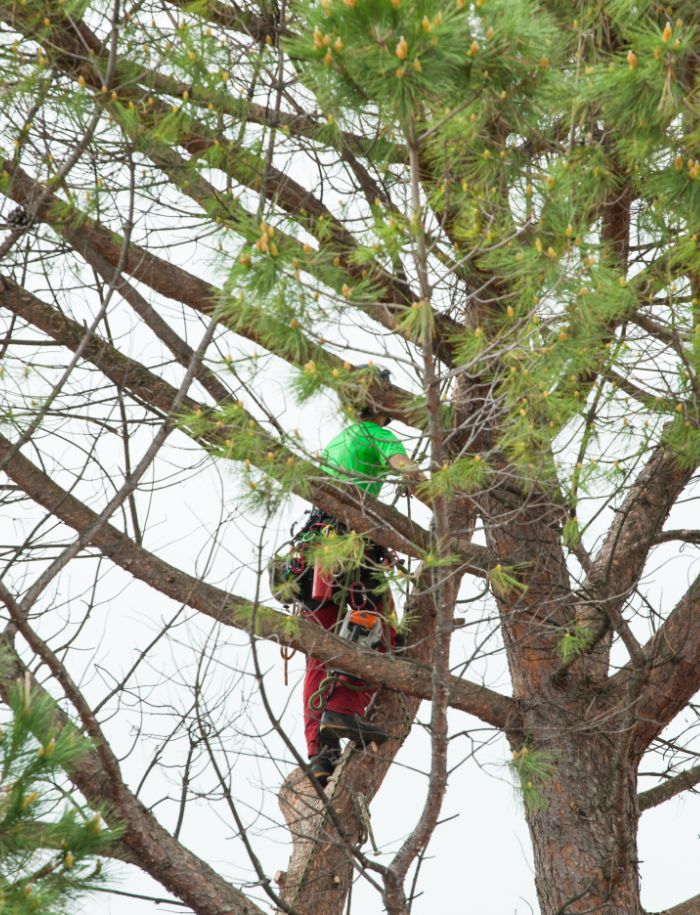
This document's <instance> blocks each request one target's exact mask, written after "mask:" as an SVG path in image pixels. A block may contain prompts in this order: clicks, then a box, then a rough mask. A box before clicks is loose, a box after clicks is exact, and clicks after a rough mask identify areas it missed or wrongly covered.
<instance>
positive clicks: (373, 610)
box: [287, 509, 396, 757]
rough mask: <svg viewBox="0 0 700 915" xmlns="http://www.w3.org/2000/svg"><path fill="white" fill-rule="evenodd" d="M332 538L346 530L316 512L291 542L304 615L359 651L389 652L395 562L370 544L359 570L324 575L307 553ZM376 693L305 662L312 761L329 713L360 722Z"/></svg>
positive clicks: (345, 676) (315, 662) (309, 659)
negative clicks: (389, 569)
mask: <svg viewBox="0 0 700 915" xmlns="http://www.w3.org/2000/svg"><path fill="white" fill-rule="evenodd" d="M331 532H337V533H346V528H345V527H344V525H342V524H341V523H340V522H338V521H336V520H335V519H333V518H331V517H330V516H329V515H327V514H326V513H325V512H322V511H320V510H318V509H313V510H312V511H311V513H310V516H309V519H308V521H307V522H306V523H305V524H304V526H303V527H302V528H301V530H300V531H299V532H298V533H297V534H296V535H294V537H293V540H292V547H293V548H292V553H291V555H290V557H289V559H288V561H287V564H288V575H289V576H290V577H293V578H294V579H295V581H296V585H297V588H296V590H297V594H298V601H299V603H301V604H302V612H303V613H304V615H305V616H306V617H307V618H309V619H311V620H313V621H314V622H315V623H317V624H318V625H319V626H323V628H324V629H329V630H334V631H335V632H336V634H337V635H339V636H340V637H341V638H345V639H348V641H351V642H354V643H355V644H357V645H358V646H359V647H364V648H372V649H376V650H378V651H387V650H391V647H392V645H393V644H394V642H395V638H396V630H395V628H394V627H393V626H392V625H391V623H390V622H389V619H390V618H394V609H393V601H392V598H391V592H390V591H389V589H388V587H387V585H386V577H385V574H384V572H383V569H385V568H386V566H387V564H388V563H390V562H392V563H393V558H392V557H391V555H390V554H389V553H388V552H387V551H386V550H385V549H384V548H383V547H381V546H379V545H378V544H376V543H373V542H372V541H368V542H367V543H366V544H365V548H364V553H363V556H362V559H361V562H360V565H359V567H358V568H356V569H352V570H350V573H349V575H348V574H347V573H346V574H343V573H341V574H340V575H330V574H328V573H325V574H324V572H323V571H322V569H321V567H320V564H319V563H318V562H316V563H314V564H311V563H310V561H309V560H310V556H309V553H310V550H311V547H312V546H316V545H317V544H318V541H319V539H320V538H321V537H324V536H328V535H329V534H330V533H331ZM375 692H376V688H375V687H372V686H369V684H367V683H364V682H363V681H362V680H359V679H357V678H356V677H354V676H353V675H351V674H349V673H347V672H345V671H342V670H338V669H328V668H327V667H326V665H325V664H324V663H323V662H322V661H319V660H317V659H316V658H313V657H309V656H307V658H306V674H305V677H304V736H305V738H306V745H307V749H308V753H309V756H310V757H311V756H315V755H316V754H317V753H318V752H319V740H318V730H319V722H320V719H321V715H322V713H323V711H324V710H325V709H327V710H329V711H334V712H339V713H341V714H346V715H359V716H362V715H363V714H364V711H365V709H366V707H367V705H369V702H370V700H371V698H372V696H373V695H374V693H375Z"/></svg>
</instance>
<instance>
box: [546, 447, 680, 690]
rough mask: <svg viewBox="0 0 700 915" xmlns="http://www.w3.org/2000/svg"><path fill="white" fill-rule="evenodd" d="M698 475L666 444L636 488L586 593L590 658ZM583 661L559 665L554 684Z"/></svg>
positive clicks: (615, 523) (612, 529)
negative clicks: (674, 508)
mask: <svg viewBox="0 0 700 915" xmlns="http://www.w3.org/2000/svg"><path fill="white" fill-rule="evenodd" d="M693 472H694V468H692V467H682V466H681V465H680V464H679V462H678V458H677V456H676V454H675V453H674V452H673V450H672V449H671V448H669V447H668V446H667V445H666V443H665V442H664V441H663V440H662V441H661V442H660V443H659V444H658V445H657V446H656V448H655V450H654V451H653V452H652V454H651V456H650V457H649V460H648V461H647V463H646V464H645V466H644V467H643V468H642V470H641V472H640V473H639V475H638V477H637V478H636V480H635V481H634V483H633V484H632V485H631V487H630V489H629V492H628V493H627V496H626V497H625V499H624V501H623V503H622V505H621V506H620V508H619V509H618V510H617V512H616V515H615V519H614V520H613V523H612V525H611V527H610V530H609V531H608V535H607V537H606V538H605V541H604V542H603V545H602V546H601V548H600V550H599V551H598V553H597V555H596V556H595V558H594V560H593V563H592V565H591V569H590V571H589V573H588V576H587V578H586V581H585V582H584V584H583V586H582V588H581V592H580V593H581V599H582V602H583V601H585V607H584V610H583V612H582V613H581V614H580V620H581V621H582V622H584V623H585V624H586V625H588V626H589V628H590V634H591V641H590V644H589V647H588V651H587V652H586V653H590V652H591V651H592V650H593V648H594V647H595V646H596V645H598V644H599V643H600V641H601V639H603V638H604V636H605V635H606V633H607V632H608V630H609V626H610V624H611V621H612V623H613V624H614V625H615V624H619V623H620V620H621V617H620V615H619V613H620V608H621V607H622V606H623V605H624V603H625V601H626V600H627V598H628V597H629V595H630V593H631V592H632V591H633V589H634V588H635V586H636V585H637V583H638V582H639V577H640V575H641V574H642V571H643V569H644V565H645V563H646V561H647V557H648V555H649V550H650V549H651V547H652V546H653V545H654V543H655V542H656V537H657V536H658V532H659V531H660V530H661V528H662V527H663V525H664V523H665V521H666V519H667V517H668V515H669V512H670V511H671V509H672V508H673V505H674V504H675V501H676V499H677V498H678V496H679V495H680V494H681V492H682V491H683V489H685V487H686V486H687V484H688V483H689V482H690V480H691V478H692V476H693ZM580 657H582V656H578V657H577V658H572V659H571V661H569V662H568V663H566V664H562V665H560V666H559V668H558V669H557V671H556V672H555V674H554V679H555V680H556V681H561V679H562V678H563V677H564V676H565V674H566V672H567V671H568V670H569V668H570V667H571V666H572V665H574V664H576V663H577V662H578V660H579V658H580ZM584 657H585V654H584Z"/></svg>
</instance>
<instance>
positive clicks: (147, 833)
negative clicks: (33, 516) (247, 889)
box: [0, 633, 262, 915]
mask: <svg viewBox="0 0 700 915" xmlns="http://www.w3.org/2000/svg"><path fill="white" fill-rule="evenodd" d="M0 644H1V645H2V649H3V657H4V659H5V664H4V666H3V668H2V670H1V671H0V695H1V696H2V698H3V699H4V700H5V701H7V699H8V695H9V690H10V688H11V686H12V684H13V683H14V682H15V681H16V680H18V679H22V680H27V679H28V681H29V683H30V686H31V690H32V691H33V692H35V693H37V694H41V695H45V696H47V697H48V693H47V692H46V690H44V688H43V687H42V686H41V685H40V684H39V683H38V681H37V680H36V679H35V678H34V676H33V675H32V674H31V673H30V672H29V670H28V669H27V668H26V667H25V666H24V664H23V663H22V661H21V660H20V657H19V655H18V654H17V652H16V651H15V648H14V645H13V644H12V640H11V639H10V638H9V637H8V634H7V633H4V634H3V635H2V636H0ZM53 718H54V725H55V726H56V727H58V728H60V729H62V728H65V727H74V725H73V724H72V722H71V721H70V719H69V718H68V716H67V715H66V714H65V713H64V712H63V711H61V709H59V708H58V706H55V707H54V713H53ZM36 736H37V737H38V738H39V739H41V736H42V735H39V734H37V735H36ZM47 736H48V735H47ZM115 763H116V761H115ZM67 775H68V777H69V778H70V779H71V781H72V782H73V784H74V785H75V786H76V787H77V788H78V790H79V791H80V792H81V793H82V795H83V796H84V797H85V799H86V800H87V801H88V803H89V804H90V805H91V806H93V807H99V808H104V807H105V806H106V807H107V810H108V816H109V818H110V820H111V822H112V823H113V824H114V825H119V824H121V825H122V827H123V829H124V833H123V835H122V837H121V838H120V839H119V840H118V843H119V845H118V846H117V847H118V848H121V849H122V850H123V857H124V859H125V860H128V861H131V862H133V863H134V864H137V865H138V866H139V867H140V868H141V869H142V870H144V871H145V872H146V873H147V874H149V875H150V876H151V877H153V879H154V880H157V881H158V883H160V884H161V885H162V886H164V887H165V888H166V889H168V890H169V891H170V892H171V893H173V894H174V895H175V896H177V897H178V899H181V900H182V901H183V902H186V903H187V904H188V905H189V906H191V907H192V909H193V910H194V911H195V912H197V913H198V915H221V913H222V912H227V913H230V915H262V910H261V909H259V908H258V907H257V906H256V905H255V904H254V903H253V902H251V900H249V899H248V898H247V897H246V896H244V895H243V893H241V892H240V890H237V889H236V888H235V887H233V886H231V884H230V883H228V882H227V881H226V880H224V879H223V878H222V877H220V876H219V874H217V873H216V871H215V870H213V868H211V867H210V866H209V865H208V864H207V863H206V861H203V860H202V859H201V858H198V857H197V855H195V854H193V853H192V852H191V851H189V850H188V849H187V848H185V846H184V845H182V844H181V843H180V842H178V841H177V840H176V839H173V837H172V836H171V835H170V834H169V833H168V832H167V831H166V830H165V829H164V828H163V827H162V826H161V825H160V823H159V822H158V820H156V818H155V817H154V816H153V814H152V813H150V812H149V811H148V810H146V808H145V807H144V806H143V804H142V803H141V801H139V799H138V798H137V797H136V796H135V795H134V794H133V793H132V792H131V791H130V790H129V788H128V787H127V786H126V785H125V784H124V782H123V781H121V778H120V779H119V781H118V782H117V783H116V784H115V782H114V779H113V778H111V777H110V775H109V774H108V773H107V771H106V770H105V766H104V763H103V761H102V759H101V758H100V754H99V752H98V750H97V749H95V750H88V751H87V752H86V753H84V754H82V755H81V756H80V758H79V760H78V761H76V762H75V763H73V764H72V765H71V767H70V768H69V770H68V772H67ZM115 856H116V855H115ZM120 857H121V856H120Z"/></svg>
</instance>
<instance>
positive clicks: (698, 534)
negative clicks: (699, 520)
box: [654, 528, 700, 544]
mask: <svg viewBox="0 0 700 915" xmlns="http://www.w3.org/2000/svg"><path fill="white" fill-rule="evenodd" d="M671 540H683V541H684V542H685V543H700V531H698V530H689V529H688V528H679V529H678V530H671V531H661V533H660V534H657V535H656V537H654V543H655V544H656V543H668V542H669V541H671Z"/></svg>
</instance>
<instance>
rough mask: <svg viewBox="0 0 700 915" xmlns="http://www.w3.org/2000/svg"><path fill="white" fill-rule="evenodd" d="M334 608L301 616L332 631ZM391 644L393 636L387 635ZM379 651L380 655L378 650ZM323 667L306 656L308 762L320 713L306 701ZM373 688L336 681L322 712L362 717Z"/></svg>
mask: <svg viewBox="0 0 700 915" xmlns="http://www.w3.org/2000/svg"><path fill="white" fill-rule="evenodd" d="M338 612H339V611H338V607H337V606H336V605H335V604H325V605H324V606H323V607H319V608H318V610H314V611H313V612H311V611H309V610H307V611H306V612H305V614H304V615H305V616H306V617H307V618H308V619H311V620H313V621H314V622H315V623H318V625H319V626H323V628H324V629H332V628H333V627H334V626H335V624H336V622H337V620H338ZM390 637H391V639H392V641H393V638H394V632H393V630H392V632H391V636H390ZM378 650H379V651H384V650H385V649H384V646H381V647H380V648H379V649H378ZM327 673H328V671H327V669H326V665H325V664H324V663H323V661H319V660H318V659H317V658H311V657H309V656H308V655H307V656H306V676H305V677H304V736H305V737H306V746H307V749H308V751H309V758H311V757H312V756H315V755H316V754H317V753H318V751H319V745H318V725H319V722H320V720H321V715H322V714H323V711H314V710H313V709H311V708H310V707H309V699H310V698H311V696H312V695H313V694H314V693H315V692H316V690H317V689H318V688H319V686H320V685H321V683H322V681H323V680H324V679H325V677H326V676H327ZM375 692H376V688H375V687H370V688H368V689H350V688H349V687H348V686H347V685H346V684H344V683H343V680H342V679H340V680H339V681H338V682H337V683H336V685H335V687H334V688H333V692H332V693H331V694H330V697H329V699H328V701H327V702H326V704H325V706H324V708H327V709H329V710H330V711H332V712H342V713H343V714H346V715H364V712H365V709H366V708H367V706H368V705H369V701H370V699H371V698H372V696H373V695H374V694H375Z"/></svg>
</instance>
